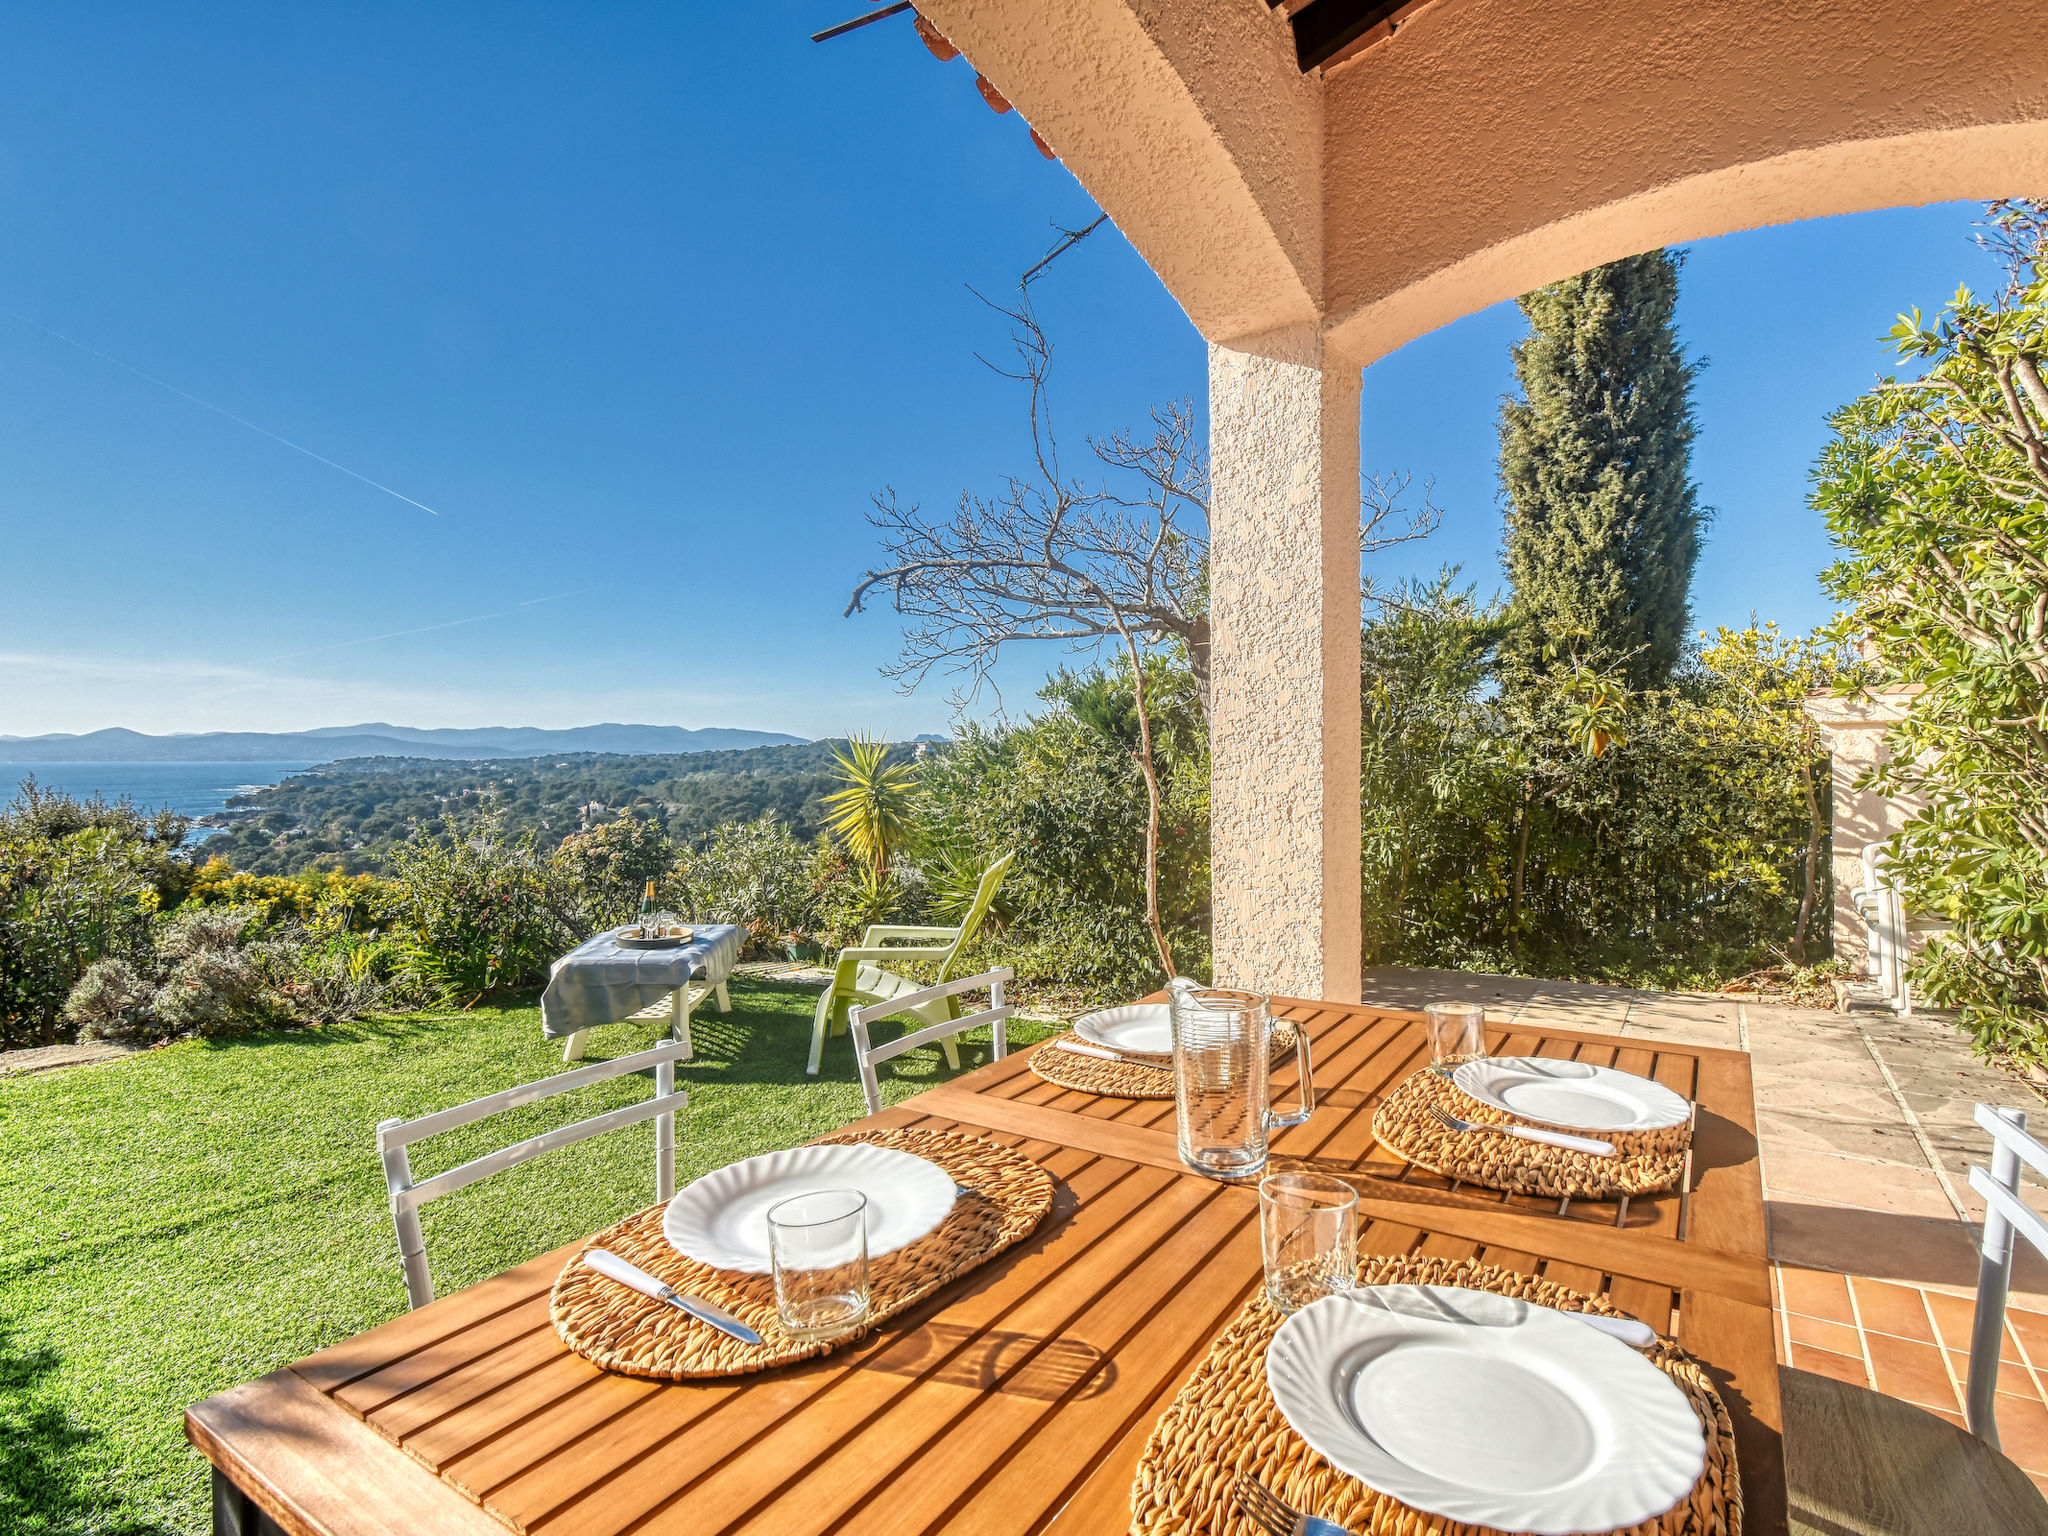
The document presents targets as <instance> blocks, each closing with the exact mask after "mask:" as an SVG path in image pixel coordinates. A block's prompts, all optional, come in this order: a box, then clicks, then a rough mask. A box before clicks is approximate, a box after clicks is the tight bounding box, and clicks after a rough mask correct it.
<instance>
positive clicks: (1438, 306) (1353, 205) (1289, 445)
mask: <svg viewBox="0 0 2048 1536" xmlns="http://www.w3.org/2000/svg"><path fill="white" fill-rule="evenodd" d="M918 9H919V11H920V12H921V13H923V14H924V15H925V16H926V17H927V18H928V19H929V20H930V21H931V22H932V23H933V24H934V25H935V26H936V27H937V28H938V29H939V30H940V31H941V32H943V33H944V34H945V35H946V37H947V38H948V39H949V40H950V41H951V42H952V43H953V45H954V46H956V47H957V48H959V49H960V50H961V51H962V52H963V53H964V54H965V55H966V56H967V58H968V60H969V61H970V62H971V63H972V64H973V65H974V67H975V68H976V69H977V70H979V71H980V72H981V73H982V74H984V75H986V76H987V77H988V79H989V80H990V82H991V83H992V84H993V85H994V86H995V87H996V88H997V89H998V90H999V91H1000V92H1001V93H1002V95H1003V96H1004V97H1006V98H1007V99H1008V100H1009V101H1010V102H1011V103H1013V104H1014V105H1015V106H1016V107H1017V108H1018V109H1019V110H1020V111H1021V112H1022V113H1023V115H1024V116H1025V117H1026V118H1027V119H1029V120H1030V122H1031V123H1032V125H1033V126H1034V127H1035V128H1036V129H1037V131H1038V132H1039V134H1040V135H1041V136H1042V137H1043V138H1044V139H1045V140H1046V142H1047V143H1048V144H1050V145H1051V147H1052V148H1053V150H1054V151H1055V152H1056V153H1057V154H1058V155H1059V156H1060V157H1061V159H1062V160H1064V161H1065V162H1066V164H1067V165H1068V167H1069V168H1070V169H1072V170H1073V172H1074V173H1075V175H1076V176H1078V177H1079V178H1080V180H1081V181H1082V183H1083V184H1084V185H1085V186H1086V187H1087V188H1088V190H1089V191H1090V192H1091V193H1092V194H1093V195H1094V196H1095V197H1096V199H1097V200H1098V201H1099V202H1100V203H1101V204H1102V206H1103V208H1104V209H1105V210H1106V211H1107V212H1108V213H1109V214H1110V216H1111V217H1112V218H1113V219H1114V220H1115V221H1116V223H1117V225H1118V227H1119V228H1121V229H1122V230H1123V232H1124V233H1125V235H1126V236H1128V237H1129V238H1130V240H1131V241H1132V243H1133V244H1134V245H1135V246H1136V247H1137V249H1138V251H1139V252H1140V254H1142V255H1143V256H1144V257H1145V259H1146V261H1147V262H1149V263H1150V264H1151V266H1152V268H1153V270H1154V271H1155V272H1157V273H1158V274H1159V276H1160V278H1161V280H1162V281H1163V282H1164V283H1165V284H1166V286H1167V288H1168V289H1169V290H1170V291H1171V292H1172V293H1173V295H1174V296H1175V298H1176V299H1178V300H1179V301H1180V303H1181V305H1182V306H1183V308H1185V309H1186V311H1187V313H1188V317H1189V319H1190V320H1192V321H1193V322H1194V324H1195V326H1196V328H1197V329H1198V330H1199V331H1200V332H1201V333H1202V335H1203V336H1204V338H1206V339H1207V340H1208V342H1209V343H1210V419H1211V459H1212V465H1213V470H1214V478H1215V486H1214V506H1213V508H1212V514H1211V523H1212V535H1213V568H1214V583H1213V591H1214V601H1215V621H1216V636H1215V646H1214V652H1213V656H1212V666H1213V670H1214V681H1215V699H1216V711H1215V726H1214V731H1215V735H1214V747H1215V781H1214V785H1213V815H1214V818H1215V848H1216V851H1215V860H1216V865H1215V891H1216V953H1217V967H1218V973H1219V978H1227V979H1229V980H1231V981H1234V982H1238V983H1240V984H1246V985H1255V986H1259V987H1263V988H1265V989H1268V990H1272V991H1279V992H1286V993H1292V994H1295V995H1300V996H1309V997H1327V998H1331V999H1355V998H1356V997H1357V996H1358V988H1359V910H1358V903H1359V848H1358V820H1359V817H1358V782H1359V773H1358V770H1359V732H1358V725H1359V721H1358V697H1357V694H1358V689H1357V679H1358V622H1359V608H1358V587H1357V548H1356V529H1357V520H1358V480H1357V475H1358V441H1357V424H1358V414H1357V413H1358V389H1359V373H1360V370H1361V369H1362V368H1363V366H1364V365H1365V364H1366V363H1368V362H1370V361H1371V360H1373V359H1374V358H1376V357H1378V356H1381V355H1383V354H1385V353H1386V352H1388V351H1391V350H1392V349H1394V348H1395V347H1398V346H1400V345H1401V344H1402V343H1404V342H1406V341H1409V340H1412V339H1413V338H1414V337H1416V336H1419V335H1421V334H1423V333H1424V332H1426V331H1429V330H1432V329H1434V328H1436V327H1437V326H1440V325H1443V324H1446V323H1448V322H1449V321H1451V320H1454V319H1457V318H1458V317H1459V316H1461V315H1464V314H1468V313H1471V312H1472V311H1474V310H1477V309H1480V308H1483V307H1485V306H1486V305H1489V304H1492V303H1495V302H1498V301H1499V300H1501V299H1504V298H1509V297H1512V296H1513V295H1515V294H1518V293H1522V292H1525V291H1527V290H1528V289H1529V288H1532V287H1535V286H1537V285H1539V284H1541V283H1544V282H1549V281H1552V280H1554V279H1556V278H1559V277H1563V276H1567V275H1569V274H1571V273H1573V272H1577V271H1581V270H1583V269H1584V268H1586V267H1588V266H1592V265H1595V264H1597V263H1599V262H1603V261H1611V260H1613V259H1615V258H1616V257H1619V256H1623V255H1627V254H1630V253H1632V252H1636V251H1643V250H1650V249H1654V248H1655V247H1657V246H1660V245H1667V244H1671V243H1674V242H1678V241H1684V240H1694V239H1700V238H1704V237H1707V236H1711V235H1720V234H1727V233H1730V232H1732V231H1735V230H1739V229H1749V228H1755V227H1757V226H1760V225H1764V224H1771V223H1783V222H1789V221H1792V220H1795V219H1802V218H1811V217H1817V216H1820V215H1825V214H1837V213H1849V212H1856V211H1861V210H1866V209H1873V208H1883V207H1895V206H1900V205H1904V204H1912V203H1924V202H1935V201H1942V200H1947V199H1952V198H1982V197H1993V196H2009V195H2016V194H2024V193H2048V6H2040V5H2014V4H2011V3H2008V0H1863V3H1847V0H1785V3H1782V4H1779V5H1775V6H1769V7H1753V6H1742V7H1738V6H1734V5H1713V4H1708V5H1701V4H1698V3H1697V0H1545V3H1544V4H1541V5H1538V4H1536V3H1534V0H1415V3H1411V4H1408V5H1406V6H1403V7H1400V8H1398V9H1396V8H1394V7H1392V6H1388V5H1385V4H1371V3H1366V0H1306V3H1301V0H1275V3H1274V4H1272V5H1269V4H1268V3H1267V0H918ZM1310 32H1313V33H1315V34H1316V35H1317V36H1319V37H1321V38H1322V39H1324V41H1325V43H1327V42H1328V40H1329V39H1332V38H1341V39H1343V42H1342V44H1341V48H1342V51H1341V52H1339V53H1337V54H1335V55H1329V56H1327V57H1328V62H1324V63H1322V64H1319V65H1316V66H1315V67H1310V68H1306V69H1305V68H1304V67H1303V63H1304V60H1308V59H1311V55H1314V56H1315V57H1325V54H1324V52H1323V51H1322V50H1321V49H1320V48H1318V49H1308V48H1304V47H1303V46H1301V43H1302V38H1303V37H1304V36H1306V35H1307V34H1308V33H1310Z"/></svg>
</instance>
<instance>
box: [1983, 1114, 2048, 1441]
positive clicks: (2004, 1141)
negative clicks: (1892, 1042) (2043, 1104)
mask: <svg viewBox="0 0 2048 1536" xmlns="http://www.w3.org/2000/svg"><path fill="white" fill-rule="evenodd" d="M1977 1123H1978V1124H1979V1125H1981V1126H1983V1127H1984V1129H1985V1130H1987V1131H1989V1132H1990V1133H1991V1143H1992V1144H1991V1166H1990V1168H1988V1169H1985V1168H1975V1167H1973V1168H1971V1170H1970V1188H1972V1189H1974V1190H1975V1191H1977V1193H1978V1194H1980V1195H1982V1196H1983V1197H1984V1205H1985V1212H1984V1247H1983V1252H1982V1254H1981V1256H1980V1257H1979V1259H1978V1262H1977V1315H1976V1317H1975V1319H1974V1320H1973V1323H1974V1326H1973V1327H1972V1330H1971V1334H1970V1388H1969V1392H1968V1394H1967V1395H1966V1400H1965V1403H1964V1407H1965V1409H1966V1410H1967V1414H1968V1418H1969V1424H1970V1432H1971V1433H1972V1434H1974V1435H1976V1436H1977V1437H1978V1438H1979V1439H1980V1440H1983V1441H1985V1442H1986V1443H1988V1444H1989V1445H1991V1446H1993V1447H1996V1446H1997V1444H1998V1423H1997V1420H1996V1418H1995V1417H1994V1414H1993V1410H1994V1408H1995V1407H1996V1404H1997V1395H1998V1357H1999V1354H2000V1348H1999V1346H2000V1344H2001V1342H2002V1341H2003V1338H2004V1334H2005V1298H2006V1295H2007V1293H2008V1292H2009V1291H2010V1290H2011V1289H2012V1239H2013V1234H2014V1233H2015V1232H2017V1233H2018V1234H2019V1235H2020V1236H2021V1237H2024V1238H2025V1239H2026V1240H2027V1241H2028V1242H2030V1243H2032V1244H2033V1245H2034V1247H2035V1248H2036V1249H2037V1250H2039V1251H2040V1253H2041V1254H2042V1255H2043V1256H2044V1257H2048V1221H2043V1220H2042V1219H2041V1218H2040V1217H2039V1216H2038V1215H2036V1214H2035V1213H2034V1210H2033V1208H2032V1207H2031V1206H2029V1205H2028V1204H2027V1203H2026V1202H2025V1201H2024V1200H2022V1199H2021V1198H2020V1193H2019V1190H2020V1164H2021V1163H2023V1162H2024V1163H2026V1164H2027V1165H2028V1166H2030V1167H2031V1168H2033V1170H2034V1171H2035V1172H2036V1173H2040V1174H2048V1147H2044V1146H2042V1145H2041V1143H2040V1142H2038V1141H2036V1140H2035V1139H2034V1138H2033V1137H2032V1136H2031V1135H2029V1134H2028V1133H2027V1114H2026V1111H2025V1110H2022V1109H2000V1108H1999V1107H1998V1106H1996V1105H1994V1104H1979V1105H1978V1106H1977Z"/></svg>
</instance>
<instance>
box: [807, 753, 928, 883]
mask: <svg viewBox="0 0 2048 1536" xmlns="http://www.w3.org/2000/svg"><path fill="white" fill-rule="evenodd" d="M832 763H833V770H834V771H833V777H834V778H836V779H838V780H839V782H840V783H841V784H843V785H845V786H846V787H845V788H844V789H839V790H835V791H833V793H831V794H829V795H827V796H826V797H825V802H824V803H825V809H826V812H827V815H826V818H825V827H826V830H827V831H829V832H830V833H831V834H832V836H833V837H835V838H836V839H838V842H839V846H840V847H842V848H844V849H845V850H846V854H847V857H849V858H851V859H852V860H853V861H854V862H855V863H856V864H859V865H860V866H861V868H862V869H863V870H864V871H865V872H866V876H867V883H868V884H869V886H870V887H871V888H872V889H874V890H875V891H877V892H879V891H880V889H881V887H882V886H883V885H884V883H885V882H886V881H887V880H888V878H889V865H890V862H891V861H892V860H893V859H894V858H895V856H896V855H897V854H898V853H899V852H901V851H902V850H903V849H904V848H905V847H906V846H907V845H908V843H909V841H910V838H911V834H912V831H913V827H914V815H915V802H916V797H917V770H916V768H915V767H914V766H913V765H912V764H910V763H892V762H890V761H889V747H888V743H886V742H881V741H876V740H874V739H872V738H871V737H867V736H854V737H852V738H850V739H849V740H848V741H847V743H846V750H845V751H843V752H842V751H839V750H838V749H837V748H834V749H833V752H832Z"/></svg>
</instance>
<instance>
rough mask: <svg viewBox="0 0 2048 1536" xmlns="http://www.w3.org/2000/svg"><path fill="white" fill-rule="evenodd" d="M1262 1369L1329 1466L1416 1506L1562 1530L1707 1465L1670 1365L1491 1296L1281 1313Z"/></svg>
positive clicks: (1672, 1489) (1370, 1292) (1420, 1295)
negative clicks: (1665, 1369) (1660, 1365)
mask: <svg viewBox="0 0 2048 1536" xmlns="http://www.w3.org/2000/svg"><path fill="white" fill-rule="evenodd" d="M1266 1382H1267V1385H1268V1386H1269V1387H1270V1388H1271V1389H1272V1393H1273V1401H1274V1402H1275V1403H1276V1404H1277V1405H1278V1406H1279V1409H1280V1412H1281V1414H1282V1415H1283V1416H1284V1417H1285V1418H1286V1420H1287V1422H1288V1423H1289V1424H1291V1425H1292V1426H1293V1427H1294V1431H1295V1433H1296V1434H1298V1435H1300V1436H1301V1438H1302V1439H1304V1440H1306V1441H1307V1442H1308V1443H1309V1445H1310V1446H1311V1447H1312V1448H1313V1449H1314V1450H1315V1451H1316V1452H1317V1454H1319V1455H1321V1456H1322V1457H1323V1459H1324V1460H1326V1461H1328V1462H1329V1463H1330V1465H1332V1466H1333V1467H1336V1468H1337V1469H1338V1470H1339V1471H1342V1472H1348V1473H1350V1474H1351V1476H1353V1477H1355V1478H1357V1479H1358V1480H1359V1481H1360V1482H1363V1483H1364V1484H1365V1485H1366V1486H1367V1487H1369V1488H1373V1489H1376V1490H1377V1491H1379V1492H1381V1493H1384V1494H1387V1495H1388V1496H1390V1497H1392V1498H1396V1499H1399V1500H1400V1501H1401V1502H1402V1503H1404V1504H1407V1505H1409V1506H1410V1507H1411V1508H1414V1509H1418V1510H1421V1511H1423V1512H1424V1513H1425V1514H1434V1515H1442V1516H1444V1517H1445V1518H1446V1519H1450V1520H1461V1521H1464V1522H1466V1523H1468V1524H1472V1525H1483V1526H1489V1527H1492V1528H1493V1529H1496V1530H1502V1531H1528V1532H1533V1533H1536V1536H1569V1533H1574V1532H1584V1531H1611V1530H1614V1529H1616V1528H1617V1527H1621V1526H1632V1525H1635V1524H1637V1523H1639V1522H1641V1521H1644V1520H1649V1519H1652V1518H1654V1517H1655V1516H1657V1515H1660V1514H1662V1513H1664V1511H1666V1510H1668V1509H1670V1508H1671V1507H1672V1506H1673V1505H1675V1504H1676V1503H1678V1501H1679V1500H1680V1499H1683V1498H1684V1497H1685V1496H1686V1495H1687V1494H1688V1493H1690V1492H1691V1491H1692V1487H1693V1484H1694V1483H1696V1482H1698V1481H1699V1476H1700V1472H1701V1470H1702V1469H1703V1468H1704V1467H1705V1466H1706V1456H1707V1443H1706V1433H1705V1431H1704V1430H1703V1429H1702V1428H1701V1427H1700V1421H1699V1416H1698V1415H1697V1414H1695V1413H1694V1412H1693V1409H1692V1404H1691V1403H1690V1402H1689V1401H1688V1400H1687V1398H1686V1396H1685V1394H1684V1393H1683V1392H1682V1391H1680V1390H1679V1388H1678V1386H1677V1384H1676V1383H1675V1382H1673V1381H1672V1380H1671V1378H1670V1377H1669V1376H1667V1375H1665V1373H1664V1372H1663V1371H1661V1370H1659V1369H1658V1368H1657V1367H1656V1366H1654V1365H1652V1364H1651V1363H1650V1362H1649V1361H1648V1360H1646V1359H1644V1358H1643V1357H1642V1356H1641V1355H1639V1354H1637V1353H1636V1352H1635V1351H1634V1350H1633V1349H1630V1348H1629V1347H1628V1346H1627V1345H1626V1344H1624V1343H1622V1342H1621V1341H1620V1340H1619V1339H1614V1338H1609V1337H1608V1336H1606V1335H1605V1334H1601V1333H1597V1332H1595V1331H1594V1330H1593V1329H1591V1328H1588V1327H1586V1326H1584V1325H1583V1324H1581V1323H1577V1322H1574V1321H1572V1319H1570V1318H1568V1317H1566V1316H1565V1315H1564V1314H1563V1313H1561V1312H1557V1311H1554V1310H1552V1309H1551V1308H1549V1307H1542V1306H1537V1305H1535V1304H1534V1303H1532V1302H1527V1301H1522V1300H1519V1299H1517V1298H1515V1297H1511V1296H1498V1295H1495V1294H1493V1293H1492V1292H1490V1291H1473V1290H1465V1289H1461V1288H1459V1287H1455V1286H1440V1285H1387V1286H1372V1287H1368V1288H1366V1289H1363V1290H1360V1291H1357V1292H1355V1293H1353V1294H1352V1295H1351V1296H1326V1297H1324V1298H1323V1299H1322V1300H1321V1301H1318V1302H1314V1303H1312V1304H1310V1305H1309V1306H1306V1307H1303V1308H1302V1309H1301V1310H1300V1311H1299V1312H1297V1313H1295V1314H1294V1315H1293V1316H1292V1317H1290V1318H1288V1319H1287V1321H1286V1322H1284V1323H1282V1324H1281V1325H1280V1331H1279V1332H1278V1333H1276V1334H1275V1335H1274V1336H1273V1342H1272V1344H1271V1345H1269V1346H1268V1347H1267V1350H1266Z"/></svg>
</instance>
